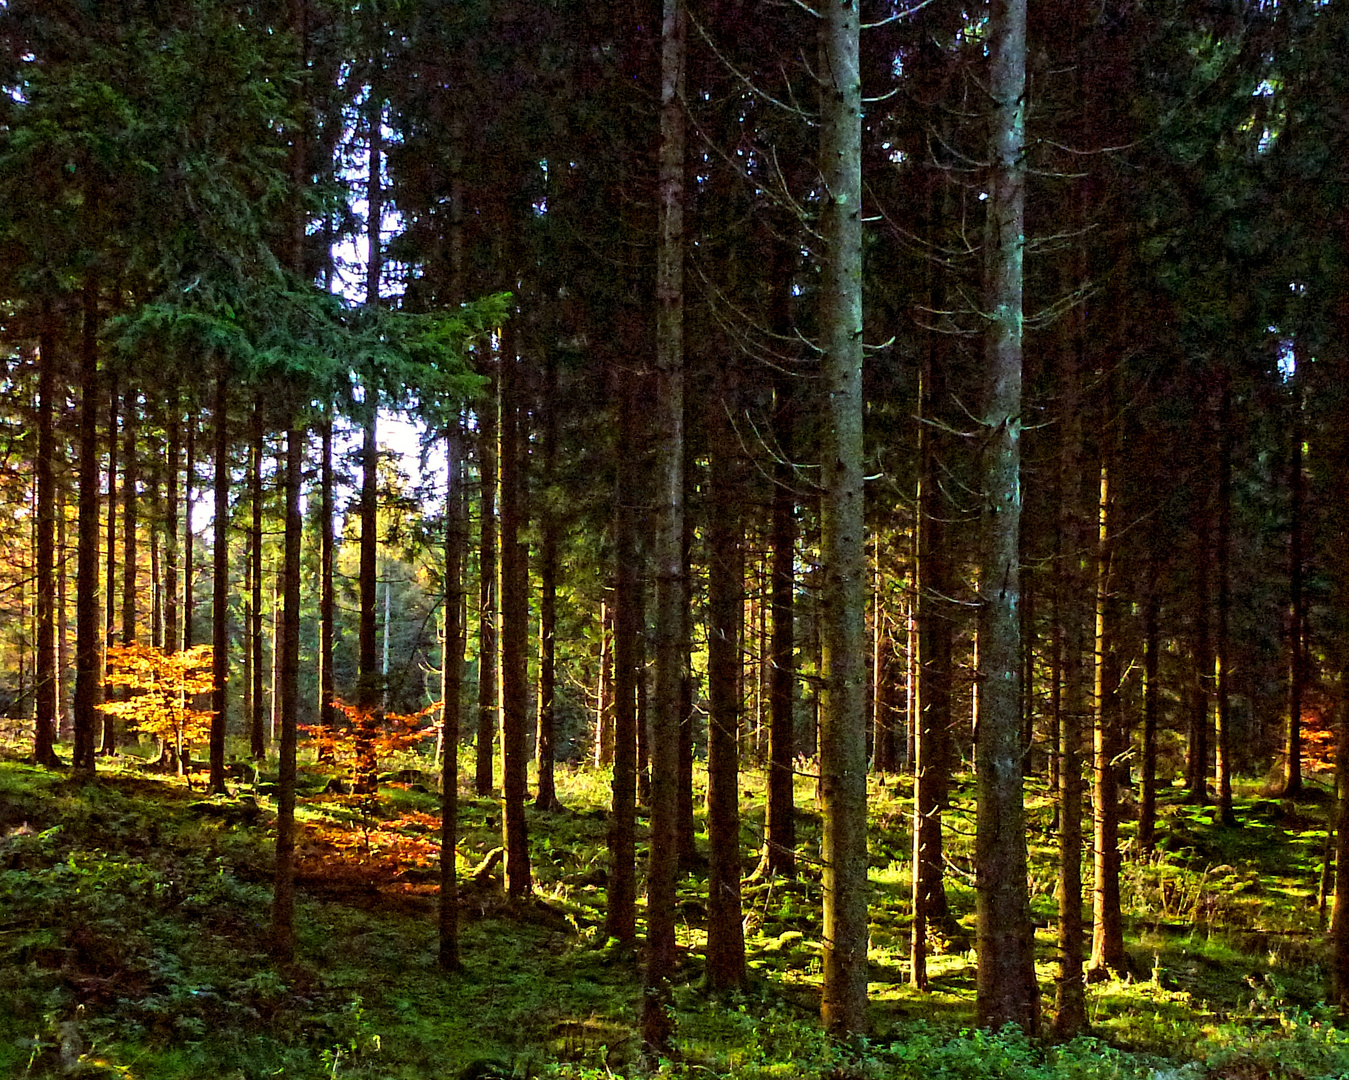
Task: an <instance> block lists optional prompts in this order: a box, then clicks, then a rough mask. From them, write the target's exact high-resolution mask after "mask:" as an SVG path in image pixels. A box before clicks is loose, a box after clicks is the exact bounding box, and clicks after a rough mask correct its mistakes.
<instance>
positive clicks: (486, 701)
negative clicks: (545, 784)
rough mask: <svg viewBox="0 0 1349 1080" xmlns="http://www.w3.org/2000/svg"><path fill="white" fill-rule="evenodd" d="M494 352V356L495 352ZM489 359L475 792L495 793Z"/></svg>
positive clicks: (493, 409)
mask: <svg viewBox="0 0 1349 1080" xmlns="http://www.w3.org/2000/svg"><path fill="white" fill-rule="evenodd" d="M489 355H490V354H489ZM494 366H495V365H493V364H492V362H491V360H490V359H489V360H488V361H487V367H488V371H487V372H486V374H488V375H489V376H490V377H491V381H490V382H489V383H488V385H487V386H486V387H484V388H483V394H482V398H481V399H480V401H479V404H478V473H479V476H480V478H481V481H482V489H481V495H480V506H481V515H482V516H481V531H480V534H479V548H478V752H477V770H476V773H475V778H474V779H475V785H474V786H475V790H476V791H477V793H478V794H479V795H480V796H482V795H490V794H491V793H492V757H493V755H492V745H493V742H494V741H495V739H496V728H497V721H496V709H497V518H496V489H497V379H496V373H495V371H494V370H493V368H494Z"/></svg>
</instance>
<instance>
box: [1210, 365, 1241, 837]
mask: <svg viewBox="0 0 1349 1080" xmlns="http://www.w3.org/2000/svg"><path fill="white" fill-rule="evenodd" d="M1217 421H1218V432H1217V434H1218V454H1219V461H1218V536H1217V545H1218V552H1217V555H1218V558H1217V565H1216V567H1215V568H1214V571H1215V573H1216V574H1217V575H1218V610H1217V615H1218V627H1217V630H1218V634H1217V638H1218V640H1217V642H1216V643H1215V644H1216V646H1217V648H1216V649H1215V650H1214V654H1213V662H1214V684H1215V689H1216V691H1217V694H1218V711H1217V716H1218V729H1217V735H1218V739H1217V742H1218V747H1217V749H1218V762H1217V764H1218V820H1219V821H1220V822H1222V824H1224V825H1236V824H1237V817H1236V814H1235V813H1233V811H1232V751H1233V747H1232V657H1231V645H1232V642H1231V633H1230V626H1231V621H1232V580H1231V579H1232V574H1231V558H1232V385H1231V376H1230V375H1224V377H1223V386H1222V392H1221V395H1220V397H1219V401H1218V416H1217Z"/></svg>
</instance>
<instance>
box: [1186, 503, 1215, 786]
mask: <svg viewBox="0 0 1349 1080" xmlns="http://www.w3.org/2000/svg"><path fill="white" fill-rule="evenodd" d="M1207 503H1208V500H1207V499H1205V500H1204V505H1201V506H1198V507H1197V508H1196V511H1195V513H1196V525H1195V530H1194V545H1193V558H1192V559H1191V563H1190V565H1191V566H1192V567H1193V568H1194V638H1193V641H1192V642H1191V646H1190V650H1191V651H1190V662H1191V684H1190V737H1189V745H1188V748H1187V758H1186V763H1185V772H1186V778H1187V780H1188V785H1187V786H1188V787H1189V793H1190V801H1191V802H1193V803H1196V804H1198V805H1199V806H1206V805H1208V798H1209V792H1208V759H1209V727H1210V724H1209V697H1210V692H1209V684H1210V680H1211V678H1212V675H1213V640H1212V638H1211V636H1210V634H1209V559H1210V558H1211V557H1212V539H1213V538H1212V536H1211V534H1210V532H1209V508H1208V505H1207Z"/></svg>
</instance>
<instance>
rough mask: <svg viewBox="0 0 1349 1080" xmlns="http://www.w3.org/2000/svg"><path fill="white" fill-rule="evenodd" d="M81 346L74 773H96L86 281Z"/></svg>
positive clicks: (94, 528)
mask: <svg viewBox="0 0 1349 1080" xmlns="http://www.w3.org/2000/svg"><path fill="white" fill-rule="evenodd" d="M83 305H84V312H83V317H84V327H83V336H82V341H81V346H80V484H79V500H80V501H79V547H78V551H77V553H76V569H75V750H74V762H73V763H74V767H75V771H76V772H79V773H83V774H85V775H88V776H92V775H93V772H94V730H95V729H94V725H95V723H96V721H97V712H96V709H97V707H98V704H99V686H100V680H101V678H102V663H101V658H102V653H101V646H102V640H103V628H102V627H101V626H100V625H99V610H98V599H99V597H98V525H99V491H98V464H99V461H98V458H99V445H98V395H99V385H98V384H99V378H98V285H97V284H96V283H95V281H94V280H93V279H92V278H90V279H89V280H87V281H86V282H85V284H84V296H83Z"/></svg>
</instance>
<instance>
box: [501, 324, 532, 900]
mask: <svg viewBox="0 0 1349 1080" xmlns="http://www.w3.org/2000/svg"><path fill="white" fill-rule="evenodd" d="M518 351H519V350H518V349H517V347H516V334H515V330H514V329H513V326H512V324H511V323H509V322H508V323H507V324H506V325H505V327H503V329H502V333H501V790H502V813H501V831H502V840H503V844H504V846H505V848H506V891H507V892H508V893H509V894H510V895H511V896H524V895H525V894H526V893H528V892H529V891H530V888H531V885H530V874H529V843H528V840H527V836H526V828H525V800H526V798H527V797H528V792H527V791H526V786H525V770H526V766H527V764H528V760H529V757H528V751H527V746H526V738H525V734H526V731H527V730H528V716H527V714H528V711H529V653H528V649H529V543H528V541H527V540H525V539H524V536H523V534H524V530H525V528H526V527H527V525H528V505H527V503H526V494H525V475H524V467H525V444H526V442H527V440H528V438H529V433H528V432H527V431H525V430H523V429H524V428H525V426H526V423H525V421H524V415H525V414H524V409H523V395H522V394H521V392H520V390H521V383H522V381H523V375H522V372H521V360H520V357H519V356H518Z"/></svg>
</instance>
